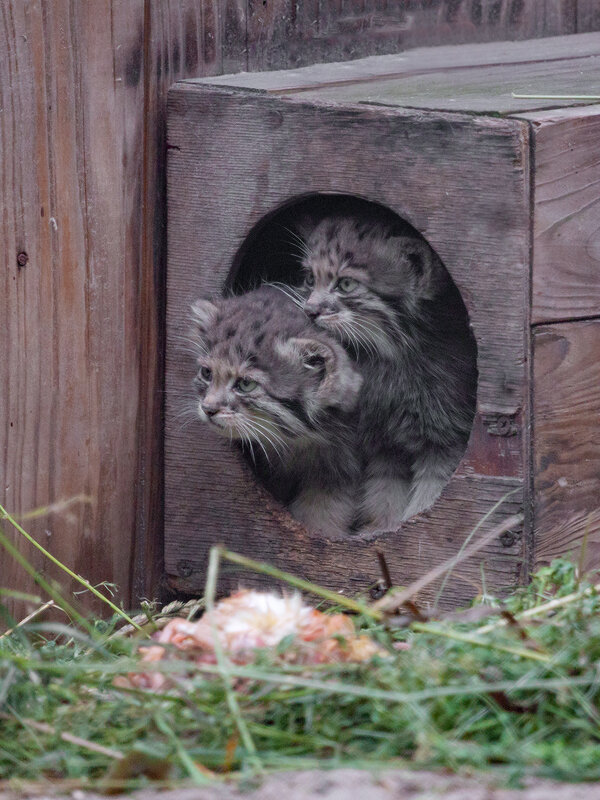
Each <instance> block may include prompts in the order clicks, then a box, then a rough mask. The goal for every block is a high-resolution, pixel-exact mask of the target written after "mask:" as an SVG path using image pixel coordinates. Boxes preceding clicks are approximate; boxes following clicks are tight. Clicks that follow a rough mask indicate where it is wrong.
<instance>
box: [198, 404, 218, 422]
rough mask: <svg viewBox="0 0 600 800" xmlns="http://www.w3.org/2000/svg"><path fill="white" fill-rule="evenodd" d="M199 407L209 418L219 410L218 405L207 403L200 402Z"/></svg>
mask: <svg viewBox="0 0 600 800" xmlns="http://www.w3.org/2000/svg"><path fill="white" fill-rule="evenodd" d="M201 408H202V411H204V413H205V414H206V416H207V417H208V418H209V419H210V418H211V417H214V416H215V414H218V413H219V411H220V410H221V409H220V407H219V406H211V405H209V404H208V403H202V405H201Z"/></svg>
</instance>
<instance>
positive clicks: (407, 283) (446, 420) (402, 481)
mask: <svg viewBox="0 0 600 800" xmlns="http://www.w3.org/2000/svg"><path fill="white" fill-rule="evenodd" d="M303 234H304V235H303V256H302V267H303V269H304V272H305V291H304V310H305V312H306V314H307V315H308V316H309V317H310V318H311V319H312V320H313V321H314V322H315V324H316V325H318V326H319V327H320V328H322V329H323V330H324V331H327V332H328V333H329V334H331V335H333V336H335V337H337V339H338V340H339V341H340V342H341V343H343V345H344V346H345V348H346V350H347V352H348V353H349V355H351V356H352V358H353V360H354V361H355V362H356V363H357V364H358V365H359V367H360V370H361V374H362V377H363V387H362V391H361V395H360V399H359V437H360V443H361V447H362V448H363V452H364V455H365V458H366V461H367V467H366V473H365V480H364V488H363V500H362V517H363V522H364V523H365V525H366V526H367V527H370V528H373V527H375V528H384V529H385V528H388V529H389V528H392V527H394V526H395V525H397V524H398V522H399V521H401V520H402V519H407V518H408V517H411V516H413V515H414V514H416V513H418V512H420V511H422V510H424V509H426V508H429V507H430V506H431V505H432V504H433V502H434V501H435V500H436V498H437V497H438V495H439V494H440V492H441V490H442V488H443V487H444V485H445V484H446V483H447V481H448V479H449V478H450V476H451V475H452V472H453V471H454V470H455V469H456V466H457V465H458V462H459V461H460V458H461V457H462V454H463V452H464V449H465V447H466V443H467V439H468V437H469V433H470V430H471V424H472V420H473V414H474V411H475V393H476V380H477V368H476V345H475V340H474V337H473V335H472V333H471V331H470V328H469V324H468V318H467V314H466V309H465V307H464V304H463V302H462V299H461V297H460V295H459V293H458V290H457V289H456V287H455V286H454V284H453V283H452V281H451V279H450V276H449V275H448V273H447V271H446V269H445V268H444V266H443V265H442V263H441V261H440V259H439V258H438V256H437V255H436V253H435V252H434V251H433V249H432V248H431V247H430V246H429V245H428V244H427V242H425V241H424V240H423V239H421V238H420V237H418V236H416V235H407V234H406V230H402V229H400V228H399V227H397V226H396V225H394V223H393V222H390V221H388V220H387V219H385V220H384V219H383V218H382V219H378V218H376V217H372V218H363V217H362V216H358V215H356V216H354V215H351V214H350V215H340V216H333V217H327V218H325V219H323V220H322V221H320V222H318V223H317V224H315V225H313V226H308V227H307V228H306V229H305V230H304V231H303Z"/></svg>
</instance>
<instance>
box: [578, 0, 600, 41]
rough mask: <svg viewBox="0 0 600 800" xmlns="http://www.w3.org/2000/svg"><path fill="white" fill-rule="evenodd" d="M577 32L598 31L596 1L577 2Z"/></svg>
mask: <svg viewBox="0 0 600 800" xmlns="http://www.w3.org/2000/svg"><path fill="white" fill-rule="evenodd" d="M577 30H578V32H580V33H585V32H587V31H597V30H600V6H599V5H598V2H597V0H577Z"/></svg>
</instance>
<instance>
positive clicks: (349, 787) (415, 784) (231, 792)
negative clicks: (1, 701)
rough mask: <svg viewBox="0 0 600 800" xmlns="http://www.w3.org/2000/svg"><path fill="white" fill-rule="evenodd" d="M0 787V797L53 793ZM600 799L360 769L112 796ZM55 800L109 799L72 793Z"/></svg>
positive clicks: (599, 796)
mask: <svg viewBox="0 0 600 800" xmlns="http://www.w3.org/2000/svg"><path fill="white" fill-rule="evenodd" d="M49 796H50V795H49V794H47V793H45V792H40V793H38V794H35V795H34V794H30V793H23V792H17V791H0V800H23V798H26V797H27V798H29V797H30V798H35V800H40V798H41V797H49ZM565 797H568V800H600V783H594V784H591V783H588V784H566V783H554V782H552V781H540V780H534V779H528V780H526V781H525V782H524V786H523V788H521V789H506V788H502V787H500V786H499V785H498V783H497V782H495V781H494V778H493V777H491V776H490V775H481V776H478V777H473V778H462V777H457V776H453V775H450V776H446V775H439V774H437V773H431V772H410V771H405V770H401V771H400V770H394V771H383V772H379V773H370V772H365V771H362V770H352V769H341V770H331V771H321V770H314V771H309V772H288V773H281V774H279V775H271V776H269V777H268V778H267V779H266V780H265V781H264V782H263V783H262V785H260V786H259V787H257V788H247V789H246V790H245V791H244V790H241V789H238V788H236V787H234V786H232V785H222V786H216V787H214V788H206V789H178V790H173V791H156V792H154V791H140V792H135V793H134V794H132V795H118V796H115V795H113V796H112V800H119V798H121V799H122V800H126V799H127V798H128V799H129V800H217V799H218V800H242V799H243V800H564V798H565ZM53 800H106V798H102V797H101V796H100V795H97V794H92V793H89V792H82V791H74V792H72V793H71V794H68V795H61V796H60V797H58V796H56V795H55V796H53Z"/></svg>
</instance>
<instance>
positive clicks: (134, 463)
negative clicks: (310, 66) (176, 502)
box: [0, 0, 246, 604]
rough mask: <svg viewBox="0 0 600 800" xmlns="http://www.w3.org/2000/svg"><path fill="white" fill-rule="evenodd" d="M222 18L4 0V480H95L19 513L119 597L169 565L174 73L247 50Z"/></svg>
mask: <svg viewBox="0 0 600 800" xmlns="http://www.w3.org/2000/svg"><path fill="white" fill-rule="evenodd" d="M238 22H239V19H238ZM242 22H243V17H242ZM232 30H233V29H232V26H231V24H230V25H229V28H228V27H227V25H226V19H225V16H224V15H223V14H222V13H221V7H220V4H219V3H217V2H216V0H202V2H200V0H170V1H169V2H160V3H159V2H154V0H152V2H147V3H145V2H144V1H143V0H112V1H111V0H102V2H98V3H94V4H92V3H69V2H67V1H66V0H52V2H41V1H40V0H27V2H20V1H19V2H8V3H3V4H2V8H1V9H0V93H1V96H0V97H1V99H0V108H1V109H2V111H1V112H0V156H1V160H0V170H1V172H2V187H0V192H2V202H1V208H2V212H3V213H2V223H1V224H2V229H1V231H2V232H1V238H0V241H1V245H2V252H3V256H5V257H4V259H3V263H5V264H6V265H7V270H6V273H5V274H4V275H3V286H4V291H3V296H2V300H0V302H1V303H2V306H3V308H2V317H3V320H4V319H5V320H6V324H5V325H4V324H3V325H2V326H0V337H1V339H2V341H1V342H0V347H1V348H2V352H3V354H6V356H5V357H4V358H3V359H1V360H0V409H1V413H0V416H1V418H2V426H1V428H0V486H1V487H2V488H1V490H0V495H1V497H2V502H3V503H4V504H6V505H7V507H8V508H9V509H10V510H12V511H15V512H17V513H19V512H22V511H27V510H30V509H31V508H35V507H40V506H46V505H48V504H50V503H53V502H55V501H57V500H61V499H64V498H67V497H72V496H76V495H79V494H85V495H87V496H89V497H90V499H91V501H92V502H91V504H88V505H82V506H80V507H76V508H74V509H71V510H70V512H69V514H68V515H63V516H58V515H54V516H51V517H50V518H49V519H47V520H39V521H37V522H32V523H31V524H30V526H29V527H30V528H31V530H32V533H33V534H34V535H35V536H36V537H37V538H38V539H39V540H40V541H42V542H43V543H45V544H46V545H48V546H49V547H50V549H51V551H52V552H53V553H54V555H56V556H57V557H58V558H60V559H61V560H63V561H64V562H65V563H67V564H68V565H69V566H70V567H72V568H73V569H75V570H76V571H79V572H81V573H82V574H84V575H86V577H88V578H89V579H90V580H92V581H93V582H99V581H104V580H109V581H113V582H115V583H116V584H118V586H119V588H120V590H121V595H120V596H121V597H122V598H123V599H124V601H125V602H126V603H127V604H129V603H131V602H132V599H133V597H135V598H136V602H137V598H139V597H141V596H144V595H152V594H154V593H156V591H157V586H158V580H159V577H160V576H161V575H162V536H161V532H162V490H161V489H162V405H163V391H162V382H163V369H162V352H163V344H162V335H163V330H164V323H163V319H164V305H163V303H164V274H165V270H164V262H165V251H164V242H165V235H166V222H165V206H166V202H165V174H164V163H165V152H166V139H165V98H166V90H167V88H168V86H169V85H170V84H171V83H172V82H173V81H174V80H176V79H178V78H180V77H184V76H195V75H210V74H215V73H219V72H222V71H223V68H224V63H225V60H224V59H225V55H224V54H225V53H228V55H227V61H226V63H227V68H228V69H239V68H241V67H243V66H245V63H246V62H245V54H244V52H243V51H244V46H243V38H242V40H240V39H239V30H238V32H237V33H232ZM227 31H229V33H227ZM226 34H227V35H230V36H233V37H238V38H237V41H238V42H239V45H240V46H239V52H237V53H236V48H235V47H234V46H233V45H232V43H231V42H230V43H229V50H228V49H227V47H226V46H225V43H224V41H225V37H226ZM244 35H245V33H244ZM236 59H238V60H236ZM23 251H26V252H27V254H28V259H29V260H28V262H27V265H26V266H25V267H24V268H18V267H17V261H16V259H17V254H18V253H19V252H23ZM24 551H25V552H27V554H28V557H30V558H31V559H32V561H33V563H34V564H35V565H36V567H38V568H40V569H41V568H44V569H46V568H47V565H46V564H44V562H43V561H42V560H41V559H40V557H39V556H38V555H37V553H36V552H35V551H33V552H32V549H31V548H24ZM52 574H54V573H52ZM0 582H1V583H2V584H3V585H8V586H13V587H14V586H19V588H24V589H25V590H27V589H29V588H31V587H30V586H29V584H27V582H26V581H24V579H23V576H22V575H21V573H20V571H19V570H18V568H17V567H16V566H15V565H14V564H12V563H11V562H10V561H9V560H6V559H3V558H0Z"/></svg>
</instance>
